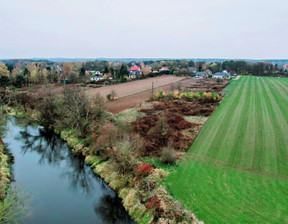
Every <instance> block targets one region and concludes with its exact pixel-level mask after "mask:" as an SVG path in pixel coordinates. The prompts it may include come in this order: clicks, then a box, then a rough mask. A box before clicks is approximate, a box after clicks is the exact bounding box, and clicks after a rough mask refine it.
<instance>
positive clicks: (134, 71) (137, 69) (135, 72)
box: [129, 66, 142, 79]
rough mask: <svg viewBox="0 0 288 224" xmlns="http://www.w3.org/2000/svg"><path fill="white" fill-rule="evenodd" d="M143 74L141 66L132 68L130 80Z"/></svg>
mask: <svg viewBox="0 0 288 224" xmlns="http://www.w3.org/2000/svg"><path fill="white" fill-rule="evenodd" d="M141 74H142V72H141V68H140V67H139V66H132V67H131V68H130V73H129V78H132V79H135V78H137V77H139V76H140V75H141Z"/></svg>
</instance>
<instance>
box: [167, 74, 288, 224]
mask: <svg viewBox="0 0 288 224" xmlns="http://www.w3.org/2000/svg"><path fill="white" fill-rule="evenodd" d="M227 90H228V91H229V93H228V95H227V96H226V97H225V99H224V100H223V101H222V102H221V104H220V106H219V107H218V108H217V110H216V111H215V112H214V113H213V115H212V116H211V117H210V118H209V119H208V121H207V122H206V124H205V125H204V127H203V128H202V130H201V132H200V134H199V135H198V137H197V139H196V141H195V142H194V144H193V145H192V147H191V148H190V150H189V151H188V153H187V155H186V157H185V158H184V159H183V161H181V163H180V164H179V165H178V166H177V168H176V170H175V171H174V172H172V173H171V175H170V176H169V177H168V178H167V181H166V184H167V187H168V189H169V190H170V192H171V193H172V194H173V196H174V197H175V198H176V199H178V200H179V201H181V202H182V203H183V204H184V205H185V206H186V207H187V208H188V209H191V210H192V211H193V212H194V213H195V214H196V216H197V217H198V219H200V220H202V221H204V222H205V223H229V224H230V223H231V224H234V223H275V224H276V223H277V224H280V223H288V79H284V78H281V79H278V78H263V77H259V78H257V77H242V78H240V79H239V80H237V81H232V82H231V84H230V85H229V86H228V87H227Z"/></svg>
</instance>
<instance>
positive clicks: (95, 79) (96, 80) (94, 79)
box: [90, 76, 103, 82]
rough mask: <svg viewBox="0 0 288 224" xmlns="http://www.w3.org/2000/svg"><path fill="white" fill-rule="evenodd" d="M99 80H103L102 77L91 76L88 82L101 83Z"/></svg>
mask: <svg viewBox="0 0 288 224" xmlns="http://www.w3.org/2000/svg"><path fill="white" fill-rule="evenodd" d="M101 80H103V77H102V76H91V77H90V81H95V82H98V81H101Z"/></svg>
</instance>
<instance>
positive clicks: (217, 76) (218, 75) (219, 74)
mask: <svg viewBox="0 0 288 224" xmlns="http://www.w3.org/2000/svg"><path fill="white" fill-rule="evenodd" d="M212 78H214V79H231V74H230V73H229V72H227V71H226V70H224V71H223V72H216V73H215V74H213V75H212Z"/></svg>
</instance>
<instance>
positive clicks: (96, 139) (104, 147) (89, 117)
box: [7, 88, 201, 224]
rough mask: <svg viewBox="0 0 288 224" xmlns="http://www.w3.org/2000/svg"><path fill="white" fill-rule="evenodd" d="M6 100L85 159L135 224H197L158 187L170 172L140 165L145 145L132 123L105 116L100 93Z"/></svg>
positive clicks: (68, 91) (72, 91)
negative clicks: (94, 95)
mask: <svg viewBox="0 0 288 224" xmlns="http://www.w3.org/2000/svg"><path fill="white" fill-rule="evenodd" d="M43 92H46V93H47V91H43ZM9 97H10V96H9ZM7 101H8V102H9V106H10V109H9V111H10V113H11V114H14V115H16V114H18V115H19V114H20V115H21V116H22V117H26V118H28V119H29V122H36V123H38V124H40V125H42V126H44V127H45V128H49V129H51V130H54V132H56V133H58V134H60V136H61V138H62V139H64V140H65V141H67V142H68V144H69V146H70V147H71V148H72V149H73V152H74V153H75V154H82V155H84V156H85V157H86V159H85V162H86V163H87V164H89V165H90V166H91V167H92V168H93V170H94V172H95V173H96V174H98V175H99V176H101V177H102V178H103V179H104V180H105V182H106V183H108V184H109V186H110V187H111V188H112V189H113V190H115V191H116V192H118V195H119V197H120V198H121V199H122V200H123V205H124V207H125V208H126V210H127V211H128V212H129V214H130V215H131V217H132V218H133V219H134V220H135V221H136V222H137V223H139V224H141V223H144V224H146V223H147V224H148V223H151V224H153V223H159V224H164V223H167V224H169V223H171V224H174V223H183V224H184V223H187V224H188V223H189V224H190V223H191V224H193V223H195V224H198V223H201V222H199V221H198V220H197V219H196V217H195V216H194V215H193V214H192V213H191V212H189V211H187V210H185V209H184V208H183V207H182V205H181V204H180V203H179V202H177V201H175V200H174V199H173V197H172V196H171V195H169V193H168V192H167V190H166V188H165V187H164V185H163V184H162V183H163V180H164V178H165V177H166V176H167V175H168V171H167V170H166V171H165V170H163V169H161V168H159V167H157V166H155V165H151V164H148V163H146V162H144V159H143V158H142V157H141V155H142V154H143V153H142V152H143V151H145V143H144V142H143V138H142V137H141V136H140V135H139V134H137V132H135V131H134V128H133V125H131V124H130V123H129V122H125V121H123V120H120V119H118V117H117V116H114V115H112V114H109V113H107V112H106V110H105V102H104V99H103V98H101V97H100V96H99V95H98V96H96V97H95V98H93V99H88V98H87V96H86V95H85V94H84V93H83V92H82V91H81V90H80V89H75V88H74V89H69V88H67V89H65V91H64V93H63V95H58V96H54V95H52V94H46V95H44V96H41V95H38V96H33V95H29V94H26V93H25V94H20V95H16V96H13V98H12V99H11V98H9V100H7Z"/></svg>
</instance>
